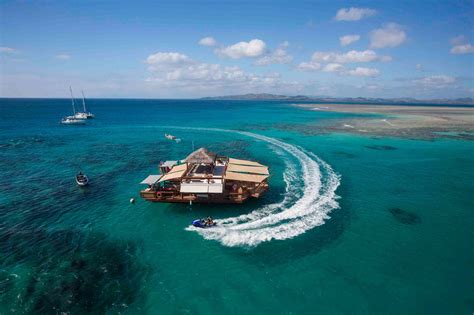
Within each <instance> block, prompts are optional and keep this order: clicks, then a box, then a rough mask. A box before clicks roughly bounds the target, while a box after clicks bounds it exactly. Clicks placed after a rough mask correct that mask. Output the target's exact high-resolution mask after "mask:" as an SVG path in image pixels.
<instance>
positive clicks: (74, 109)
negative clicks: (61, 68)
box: [69, 86, 76, 115]
mask: <svg viewBox="0 0 474 315" xmlns="http://www.w3.org/2000/svg"><path fill="white" fill-rule="evenodd" d="M69 91H70V92H71V103H72V112H73V113H74V115H76V107H75V106H74V96H73V95H72V88H71V87H70V86H69Z"/></svg>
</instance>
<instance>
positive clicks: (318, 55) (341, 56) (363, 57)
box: [311, 50, 392, 63]
mask: <svg viewBox="0 0 474 315" xmlns="http://www.w3.org/2000/svg"><path fill="white" fill-rule="evenodd" d="M391 59H392V58H391V57H390V56H379V55H377V53H376V52H375V51H373V50H363V51H357V50H351V51H348V52H346V53H335V52H322V51H316V52H315V53H314V54H313V56H312V57H311V60H312V61H316V62H335V63H356V62H372V61H390V60H391Z"/></svg>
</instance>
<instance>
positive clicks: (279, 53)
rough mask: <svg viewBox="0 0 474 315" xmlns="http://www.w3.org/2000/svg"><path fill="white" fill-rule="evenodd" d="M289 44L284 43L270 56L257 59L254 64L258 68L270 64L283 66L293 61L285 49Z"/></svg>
mask: <svg viewBox="0 0 474 315" xmlns="http://www.w3.org/2000/svg"><path fill="white" fill-rule="evenodd" d="M289 45H290V44H289V43H288V42H287V41H285V42H283V43H281V44H280V46H278V48H277V49H275V50H274V51H273V52H271V53H270V54H268V55H266V56H263V57H262V58H260V59H258V60H257V61H256V62H255V64H256V65H258V66H267V65H271V64H285V63H290V62H291V61H292V60H293V56H291V55H290V54H288V51H287V48H288V46H289Z"/></svg>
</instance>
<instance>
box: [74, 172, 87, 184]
mask: <svg viewBox="0 0 474 315" xmlns="http://www.w3.org/2000/svg"><path fill="white" fill-rule="evenodd" d="M76 183H77V184H78V185H79V186H87V185H88V184H89V178H88V177H87V176H86V174H83V173H82V172H79V174H77V175H76Z"/></svg>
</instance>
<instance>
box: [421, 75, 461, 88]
mask: <svg viewBox="0 0 474 315" xmlns="http://www.w3.org/2000/svg"><path fill="white" fill-rule="evenodd" d="M412 82H413V83H415V84H419V85H421V86H424V87H428V88H435V89H440V88H445V87H447V86H449V85H452V84H453V83H455V82H456V78H454V77H451V76H448V75H443V74H440V75H431V76H426V77H422V78H419V79H415V80H413V81H412Z"/></svg>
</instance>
